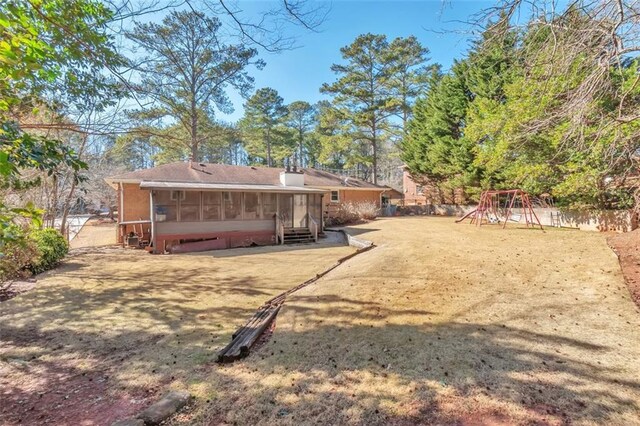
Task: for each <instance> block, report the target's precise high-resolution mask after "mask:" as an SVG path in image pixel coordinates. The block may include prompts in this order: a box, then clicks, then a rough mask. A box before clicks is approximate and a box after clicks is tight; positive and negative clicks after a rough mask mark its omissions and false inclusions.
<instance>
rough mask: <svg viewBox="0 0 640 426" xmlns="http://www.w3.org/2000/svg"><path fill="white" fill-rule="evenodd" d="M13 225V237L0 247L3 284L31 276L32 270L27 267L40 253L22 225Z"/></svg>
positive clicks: (0, 280) (0, 278) (1, 279)
mask: <svg viewBox="0 0 640 426" xmlns="http://www.w3.org/2000/svg"><path fill="white" fill-rule="evenodd" d="M13 226H14V227H15V228H14V229H12V233H13V238H12V239H11V240H8V241H7V242H5V243H4V244H3V245H2V247H0V283H1V284H4V283H6V282H7V281H10V280H14V279H16V278H24V277H27V276H29V275H30V274H31V272H30V271H29V270H28V269H27V268H28V266H29V265H30V264H31V262H32V261H33V259H36V258H37V257H38V254H39V253H38V248H37V247H36V243H35V241H33V240H31V239H29V238H27V237H26V235H25V232H24V230H23V229H22V228H21V227H19V226H17V225H13Z"/></svg>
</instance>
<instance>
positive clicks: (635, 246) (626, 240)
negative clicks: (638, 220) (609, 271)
mask: <svg viewBox="0 0 640 426" xmlns="http://www.w3.org/2000/svg"><path fill="white" fill-rule="evenodd" d="M607 241H608V243H609V245H610V246H611V248H612V249H613V250H614V251H615V252H616V254H617V255H618V258H619V259H620V267H621V268H622V273H623V274H624V278H625V280H626V282H627V286H628V287H629V292H630V293H631V297H632V298H633V300H634V301H635V302H636V305H638V306H640V229H636V230H635V231H633V232H626V233H624V234H614V235H611V236H609V238H608V240H607Z"/></svg>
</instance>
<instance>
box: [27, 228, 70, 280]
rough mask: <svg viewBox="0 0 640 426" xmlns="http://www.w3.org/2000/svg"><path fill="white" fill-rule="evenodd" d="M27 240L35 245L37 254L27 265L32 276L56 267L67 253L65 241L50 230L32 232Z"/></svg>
mask: <svg viewBox="0 0 640 426" xmlns="http://www.w3.org/2000/svg"><path fill="white" fill-rule="evenodd" d="M29 239H31V240H32V241H33V242H34V243H35V246H36V248H37V252H38V256H37V257H36V258H35V259H33V260H32V261H31V262H30V263H29V265H28V268H29V270H31V272H33V273H34V274H39V273H40V272H44V271H48V270H49V269H51V268H54V267H56V266H57V265H58V264H59V263H60V261H61V260H62V259H63V258H64V257H65V256H66V255H67V253H68V252H69V245H68V244H67V241H66V240H65V239H64V237H63V236H62V234H60V232H58V231H57V230H55V229H52V228H46V229H37V230H34V231H32V232H31V234H30V235H29Z"/></svg>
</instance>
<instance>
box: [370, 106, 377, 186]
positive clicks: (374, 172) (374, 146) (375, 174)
mask: <svg viewBox="0 0 640 426" xmlns="http://www.w3.org/2000/svg"><path fill="white" fill-rule="evenodd" d="M371 124H372V126H371V130H373V132H372V133H373V139H372V141H371V143H372V145H373V184H374V185H376V184H377V183H378V137H377V134H376V132H377V131H378V129H377V127H376V120H375V116H374V119H373V122H372V123H371Z"/></svg>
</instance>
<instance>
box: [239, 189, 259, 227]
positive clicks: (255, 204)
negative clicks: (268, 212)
mask: <svg viewBox="0 0 640 426" xmlns="http://www.w3.org/2000/svg"><path fill="white" fill-rule="evenodd" d="M242 217H243V218H244V219H245V220H251V219H260V194H258V193H257V192H245V193H244V215H243V216H242Z"/></svg>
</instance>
